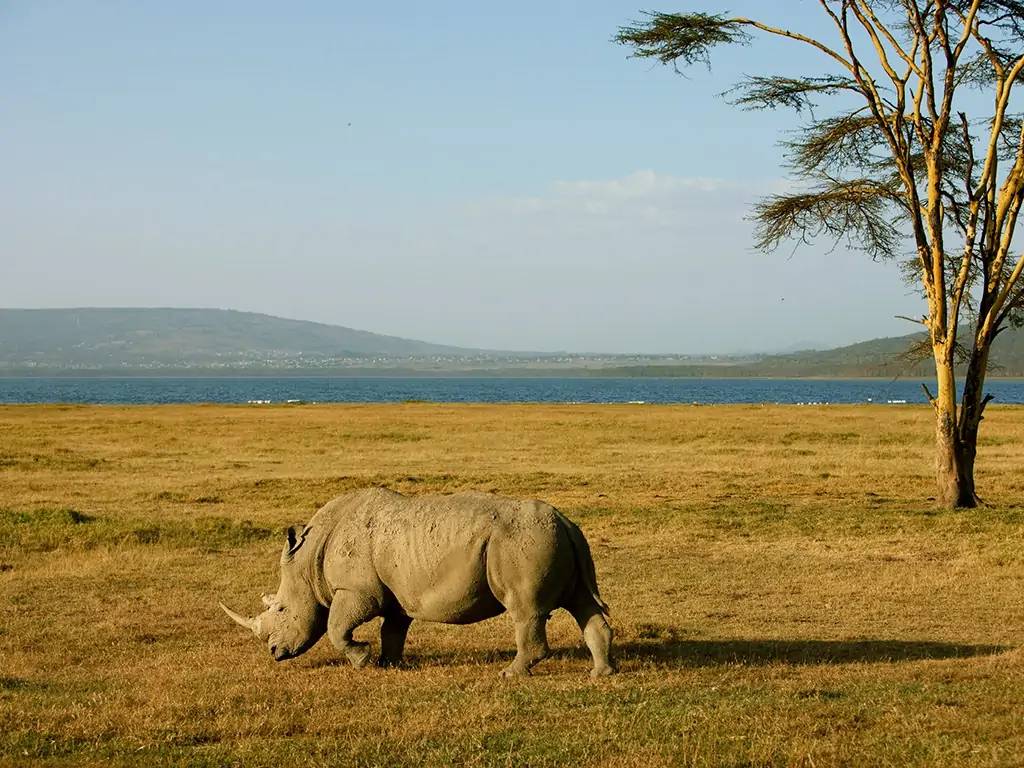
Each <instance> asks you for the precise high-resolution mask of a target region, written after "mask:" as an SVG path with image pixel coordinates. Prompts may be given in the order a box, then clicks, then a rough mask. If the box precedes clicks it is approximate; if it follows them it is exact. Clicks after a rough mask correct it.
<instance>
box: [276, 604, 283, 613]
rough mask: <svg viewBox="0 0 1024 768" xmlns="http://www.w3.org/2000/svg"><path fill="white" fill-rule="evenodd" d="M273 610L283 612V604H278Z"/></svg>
mask: <svg viewBox="0 0 1024 768" xmlns="http://www.w3.org/2000/svg"><path fill="white" fill-rule="evenodd" d="M274 610H275V611H277V612H278V613H283V612H284V606H283V605H279V606H277V607H276V608H275V609H274Z"/></svg>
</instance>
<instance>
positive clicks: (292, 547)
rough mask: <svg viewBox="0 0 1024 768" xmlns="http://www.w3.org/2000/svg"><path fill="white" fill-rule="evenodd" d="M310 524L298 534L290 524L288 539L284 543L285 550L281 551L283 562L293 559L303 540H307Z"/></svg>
mask: <svg viewBox="0 0 1024 768" xmlns="http://www.w3.org/2000/svg"><path fill="white" fill-rule="evenodd" d="M309 529H310V526H308V525H307V526H306V527H305V528H303V529H302V533H300V534H296V533H295V529H294V528H292V527H291V526H288V540H287V541H286V542H285V543H284V551H282V552H281V562H282V563H286V562H288V561H289V560H291V559H292V557H293V556H294V555H295V553H296V552H297V551H298V549H299V547H301V546H302V542H304V541H305V540H306V534H307V533H309Z"/></svg>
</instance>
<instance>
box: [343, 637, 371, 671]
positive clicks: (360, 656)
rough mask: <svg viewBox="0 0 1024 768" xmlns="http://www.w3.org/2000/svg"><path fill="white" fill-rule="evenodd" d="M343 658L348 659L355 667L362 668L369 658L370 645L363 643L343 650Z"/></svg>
mask: <svg viewBox="0 0 1024 768" xmlns="http://www.w3.org/2000/svg"><path fill="white" fill-rule="evenodd" d="M345 658H346V659H348V660H349V663H350V664H352V666H353V667H355V668H356V669H362V668H363V667H365V666H366V663H367V662H368V661H369V660H370V646H368V645H366V644H365V643H363V644H361V645H360V646H358V647H356V648H352V649H351V650H348V651H346V652H345Z"/></svg>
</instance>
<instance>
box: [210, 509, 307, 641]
mask: <svg viewBox="0 0 1024 768" xmlns="http://www.w3.org/2000/svg"><path fill="white" fill-rule="evenodd" d="M308 532H309V529H308V528H307V529H306V530H304V531H303V532H302V534H301V535H299V536H296V534H295V529H294V528H289V529H288V540H287V542H285V545H284V551H283V552H281V585H280V586H279V587H278V588H277V594H274V595H270V594H265V595H263V605H264V606H265V607H266V610H265V611H263V613H261V614H260V615H259V616H256V617H253V618H247V617H245V616H242V615H241V614H238V613H235V612H234V611H232V610H231V609H230V608H228V607H227V606H225V605H224V604H223V603H221V604H220V607H221V608H222V609H223V610H224V612H225V613H226V614H227V615H228V616H230V617H231V618H232V619H234V621H235V622H237V623H238V624H240V625H241V626H243V627H245V628H246V629H249V630H252V633H253V634H254V635H256V637H258V638H259V639H260V641H261V642H264V643H266V644H267V647H268V648H269V649H270V653H271V654H272V655H273V657H274V658H275V659H276V660H277V661H284V660H285V659H290V658H293V657H295V656H298V655H299V654H300V653H304V652H305V651H307V650H309V649H310V648H311V647H313V645H314V644H315V643H316V641H317V640H319V639H320V637H321V636H322V635H323V634H324V632H325V631H326V630H327V608H325V607H324V606H323V605H321V604H320V602H319V601H318V600H317V598H316V595H315V594H314V592H313V587H312V585H311V584H310V580H309V578H310V574H309V573H307V572H306V571H307V570H308V566H309V563H307V562H306V559H305V558H301V557H300V558H297V557H296V554H297V553H298V551H299V549H300V548H301V547H302V543H303V542H304V541H305V538H306V534H307V533H308Z"/></svg>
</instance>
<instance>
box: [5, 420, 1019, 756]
mask: <svg viewBox="0 0 1024 768" xmlns="http://www.w3.org/2000/svg"><path fill="white" fill-rule="evenodd" d="M930 426H931V414H930V412H929V411H928V410H926V409H925V408H919V407H896V406H892V407H884V406H878V407H871V406H857V407H835V406H833V407H822V408H815V407H803V408H801V407H786V406H781V407H761V406H735V407H732V406H730V407H692V406H678V407H676V406H671V407H670V406H644V405H636V406H508V405H504V406H472V405H465V406H451V405H427V404H408V405H392V406H297V407H221V406H199V407H176V406H175V407H171V406H166V407H137V408H135V407H133V408H122V407H63V406H24V407H21V406H12V407H0V611H2V613H0V616H2V620H0V764H7V765H20V764H25V763H28V762H29V761H31V762H32V763H33V764H36V765H70V764H74V765H82V764H101V763H102V764H125V765H152V764H182V765H185V764H188V765H226V764H240V765H253V766H274V767H275V768H279V767H280V766H286V765H295V766H297V765H341V766H349V765H352V766H371V765H381V766H384V765H387V766H396V765H448V764H460V765H473V766H485V765H486V766H490V765H533V766H544V765H577V764H579V765H595V766H662V765H693V766H711V765H724V766H736V767H739V766H768V765H772V766H774V765H780V766H789V765H792V766H799V765H806V766H830V765H835V766H838V765H889V766H908V765H919V766H996V765H1022V764H1024V705H1022V703H1021V702H1024V651H1022V650H1021V646H1022V645H1024V471H1022V468H1024V409H1019V408H1009V407H997V406H992V407H990V409H989V411H988V418H987V419H986V421H985V424H984V428H983V438H982V448H981V454H980V459H979V489H980V491H981V493H982V494H983V495H984V496H985V498H986V500H987V502H988V504H989V505H988V506H986V507H984V508H982V509H980V510H976V511H971V512H947V511H941V510H938V509H936V508H935V507H934V505H933V503H932V502H930V501H929V500H928V499H927V497H928V495H929V494H930V493H931V470H930V467H931V461H932V456H931V439H930ZM369 484H381V485H387V486H389V487H391V488H394V489H396V490H400V491H402V492H406V493H414V494H415V493H425V492H449V491H455V490H459V489H482V490H493V491H495V492H498V493H502V494H509V495H514V496H534V497H539V498H543V499H546V500H548V501H550V502H552V503H554V504H555V505H556V506H558V507H560V508H561V509H563V510H564V511H565V512H566V513H568V514H569V515H570V516H571V517H572V518H574V519H575V520H577V521H578V522H579V523H580V524H581V526H582V527H583V529H584V531H585V532H586V534H587V536H588V538H589V540H590V542H591V545H592V547H593V551H594V557H595V560H596V563H597V570H598V576H599V580H600V585H601V590H602V593H603V595H604V597H605V598H606V600H607V601H608V602H609V603H610V604H611V607H612V620H613V624H614V626H615V629H616V633H617V637H616V642H617V647H618V661H619V666H620V670H621V674H620V675H618V676H615V677H613V678H609V679H606V680H599V681H592V680H591V679H590V678H589V677H588V676H587V674H586V672H587V669H588V661H587V658H586V654H585V651H584V650H583V649H582V648H581V647H580V645H579V636H578V632H577V631H576V629H575V626H574V625H573V624H572V621H571V619H570V618H569V617H568V615H565V614H562V615H559V614H556V615H555V617H554V618H553V620H552V622H551V623H550V625H549V627H550V629H549V636H550V641H551V645H552V647H553V649H554V651H555V655H554V657H553V658H551V659H548V660H547V661H544V662H542V663H541V664H540V665H539V666H538V667H537V668H536V671H535V675H534V677H532V678H530V679H526V680H517V681H505V680H499V679H498V677H497V673H498V671H499V670H500V669H501V667H502V666H503V665H504V664H505V663H506V662H507V659H508V658H509V657H510V656H511V652H512V635H511V627H510V624H509V622H508V620H507V618H505V617H499V618H498V619H494V620H491V621H489V622H485V623H482V624H477V625H473V626H469V627H445V626H434V625H427V624H422V625H420V624H417V623H414V624H413V628H412V631H411V633H410V639H409V644H408V647H407V659H408V665H407V667H406V668H404V669H399V670H386V671H381V670H376V669H367V670H353V669H351V668H350V667H348V666H345V665H344V664H342V663H340V662H339V660H338V659H337V658H336V655H335V653H334V652H333V651H332V649H331V648H330V646H329V644H328V643H327V641H326V640H324V641H321V643H320V644H319V645H318V646H317V647H316V648H314V649H313V650H312V651H311V652H310V653H308V654H307V655H305V656H303V657H300V658H299V659H296V660H293V661H290V662H285V663H283V664H276V663H275V662H273V661H272V660H271V658H270V656H269V654H268V653H267V651H266V649H265V648H261V647H258V645H257V643H256V641H255V640H254V639H253V638H252V637H251V636H248V635H247V634H246V633H245V632H244V631H243V630H241V629H239V628H238V627H236V626H235V625H233V624H232V623H231V622H230V621H228V619H227V618H226V617H225V616H224V615H223V614H221V613H220V611H219V610H218V609H217V607H216V602H217V600H218V599H224V600H225V601H226V602H228V603H229V604H231V605H233V606H234V607H236V608H239V609H241V610H250V611H252V612H255V611H256V609H257V606H258V604H259V594H260V592H261V591H264V590H268V589H270V590H272V589H274V588H275V587H276V572H275V571H276V562H277V556H278V552H279V550H280V546H281V543H282V541H281V531H282V529H283V527H284V526H286V525H288V524H291V523H301V522H304V521H305V520H306V519H308V517H309V516H310V515H311V514H312V512H313V511H314V510H315V509H316V508H317V507H318V506H319V505H320V504H322V503H323V502H325V501H327V500H328V499H330V498H331V497H333V496H335V495H336V494H338V493H340V492H342V491H345V490H348V489H351V488H356V487H361V486H365V485H369ZM375 631H376V627H375V626H373V625H371V626H368V627H366V628H364V629H363V630H362V631H361V635H360V633H357V637H360V636H362V637H363V638H364V639H365V638H373V637H374V636H375Z"/></svg>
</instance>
